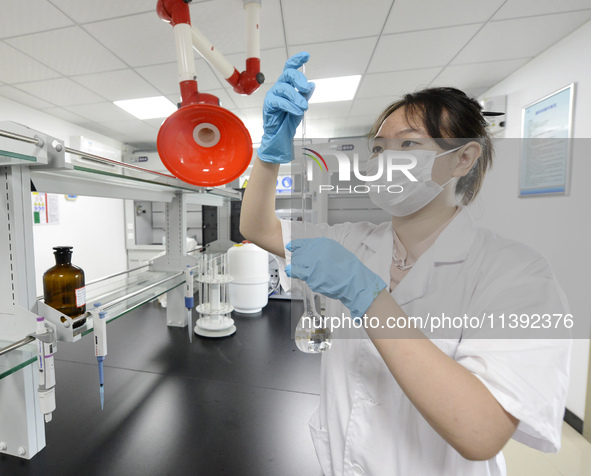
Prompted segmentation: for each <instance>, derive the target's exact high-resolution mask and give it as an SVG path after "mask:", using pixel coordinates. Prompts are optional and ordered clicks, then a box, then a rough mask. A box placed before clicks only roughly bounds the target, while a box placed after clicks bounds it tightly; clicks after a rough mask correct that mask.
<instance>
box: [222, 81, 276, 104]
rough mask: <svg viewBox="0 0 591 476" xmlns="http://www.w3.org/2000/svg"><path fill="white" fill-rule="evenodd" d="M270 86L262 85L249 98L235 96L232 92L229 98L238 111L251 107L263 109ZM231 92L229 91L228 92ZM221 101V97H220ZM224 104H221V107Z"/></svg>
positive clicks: (268, 84) (240, 95)
mask: <svg viewBox="0 0 591 476" xmlns="http://www.w3.org/2000/svg"><path fill="white" fill-rule="evenodd" d="M271 86H272V84H270V83H263V84H261V87H260V88H259V89H257V90H256V91H255V92H254V93H252V94H251V95H250V96H247V95H243V94H237V93H235V92H234V91H232V94H231V96H230V98H231V99H232V102H233V103H234V105H235V106H236V107H237V108H238V109H249V108H253V107H263V102H264V100H265V94H267V91H268V90H269V89H271ZM230 91H231V90H230ZM220 99H221V97H220ZM223 104H224V103H223V102H222V105H223Z"/></svg>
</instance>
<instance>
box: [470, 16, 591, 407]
mask: <svg viewBox="0 0 591 476" xmlns="http://www.w3.org/2000/svg"><path fill="white" fill-rule="evenodd" d="M590 50H591V22H589V23H586V24H585V25H583V26H582V27H580V28H579V29H578V30H576V31H574V32H573V33H572V34H570V35H569V36H568V37H566V38H564V39H563V40H562V41H560V42H559V43H557V44H556V45H554V46H552V47H551V48H549V49H548V50H546V51H545V52H543V53H542V54H541V55H539V56H538V57H536V58H535V59H534V60H532V61H530V62H529V63H528V64H526V65H525V66H523V67H522V68H521V69H519V70H518V71H516V72H515V73H514V74H512V75H511V76H509V77H508V78H506V79H505V80H503V81H502V82H500V83H499V84H497V85H495V86H494V87H493V88H491V89H490V90H489V91H487V92H486V94H485V95H484V96H483V98H484V97H492V96H498V95H507V121H506V131H505V137H506V138H519V137H520V134H521V113H522V108H523V107H524V106H525V105H527V104H530V103H532V102H534V101H536V100H538V99H541V98H542V97H544V96H546V95H548V94H550V93H552V92H554V91H556V90H557V89H560V88H562V87H564V86H566V85H568V84H570V83H572V82H576V95H575V99H576V104H575V119H574V137H575V138H577V139H578V140H577V141H575V149H574V151H573V163H572V182H571V193H570V195H569V196H558V197H530V198H518V197H517V191H518V176H519V169H518V167H519V163H518V162H519V161H518V160H517V159H518V157H519V155H518V154H510V155H509V154H505V155H504V154H502V153H501V154H499V153H497V156H496V163H495V164H494V167H493V169H492V171H491V172H490V175H489V176H488V177H487V181H486V185H485V188H484V190H483V192H482V195H481V198H480V199H479V201H478V203H477V204H476V207H475V208H476V210H477V211H478V212H480V213H482V217H481V223H482V224H483V225H484V226H487V227H490V228H492V229H494V230H499V231H501V230H502V231H503V234H505V235H506V236H510V237H513V238H516V239H518V240H520V241H522V242H525V243H528V244H529V245H531V246H532V247H534V248H535V249H537V250H538V251H540V252H541V253H542V254H544V255H545V256H546V258H547V259H548V260H549V261H550V263H551V265H552V268H553V270H554V272H555V274H556V276H557V278H558V280H559V282H560V284H561V285H562V287H563V288H564V290H565V292H566V295H567V297H568V300H569V303H570V306H571V310H572V313H573V315H574V317H575V318H576V317H577V316H580V317H581V318H584V319H586V320H588V319H589V318H590V315H591V300H589V295H590V294H591V273H589V268H590V266H591V247H590V246H589V243H591V240H590V239H591V220H590V219H589V218H590V216H591V215H590V213H589V206H590V205H591V186H590V180H591V160H589V150H591V149H590V147H591V113H590V111H591V61H589V58H590V57H589V51H590ZM504 140H506V139H504ZM509 142H511V141H509ZM512 142H513V144H504V145H505V146H508V147H513V146H514V145H515V143H516V142H517V141H512ZM504 148H505V147H504V146H503V147H501V149H504ZM499 152H502V150H500V151H499ZM587 337H589V336H587ZM588 362H589V340H581V339H576V340H575V341H574V345H573V354H572V363H571V383H570V388H569V394H568V400H567V407H568V409H569V410H571V411H572V412H574V413H575V414H576V415H577V416H579V417H580V418H584V416H585V415H584V412H585V393H586V386H587V370H588ZM587 398H591V395H589V396H587ZM587 417H588V418H591V415H587Z"/></svg>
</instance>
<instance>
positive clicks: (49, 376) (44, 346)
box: [34, 317, 57, 422]
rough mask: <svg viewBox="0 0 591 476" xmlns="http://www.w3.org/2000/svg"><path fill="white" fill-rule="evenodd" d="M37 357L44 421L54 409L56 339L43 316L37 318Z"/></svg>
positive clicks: (48, 418) (40, 401)
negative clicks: (54, 354)
mask: <svg viewBox="0 0 591 476" xmlns="http://www.w3.org/2000/svg"><path fill="white" fill-rule="evenodd" d="M34 335H35V337H36V338H37V350H38V352H37V358H38V363H39V389H38V390H37V392H38V394H39V406H40V408H41V413H43V415H45V421H46V422H50V421H51V414H52V413H53V412H54V411H55V365H54V359H53V353H54V351H55V346H56V343H57V339H56V336H55V332H54V330H53V328H52V327H50V326H46V325H45V318H44V317H38V318H37V330H36V332H35V334H34Z"/></svg>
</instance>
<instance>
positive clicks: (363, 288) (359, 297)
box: [285, 238, 386, 317]
mask: <svg viewBox="0 0 591 476" xmlns="http://www.w3.org/2000/svg"><path fill="white" fill-rule="evenodd" d="M285 247H286V248H287V249H288V250H289V251H291V252H292V255H291V265H287V266H286V267H285V272H286V273H287V275H288V276H289V277H290V278H297V279H301V280H303V281H305V282H306V283H307V284H308V286H309V287H310V289H311V290H312V291H314V292H316V293H320V294H324V295H325V296H327V297H329V298H332V299H338V300H339V301H341V302H342V303H343V304H344V305H345V306H347V307H348V308H349V310H350V311H351V317H363V315H364V314H365V312H366V311H367V310H368V309H369V306H371V304H372V303H373V302H374V300H375V298H376V297H378V294H380V292H381V291H382V290H383V289H384V288H385V287H386V283H384V281H383V280H382V279H381V278H380V277H379V276H378V275H377V274H375V273H374V272H373V271H371V270H370V269H369V268H368V267H367V266H365V265H364V264H363V263H362V262H361V261H359V258H357V256H355V255H354V254H353V253H351V252H350V251H349V250H347V249H346V248H345V247H344V246H342V245H340V244H339V243H337V242H336V241H334V240H331V239H329V238H304V239H297V240H292V241H290V242H289V243H288V244H287V245H286V246H285Z"/></svg>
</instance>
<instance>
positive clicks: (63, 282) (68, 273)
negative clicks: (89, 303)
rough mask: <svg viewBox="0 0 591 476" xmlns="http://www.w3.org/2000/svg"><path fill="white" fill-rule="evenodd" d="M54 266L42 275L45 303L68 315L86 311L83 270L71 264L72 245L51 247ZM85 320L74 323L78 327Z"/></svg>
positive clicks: (75, 315)
mask: <svg viewBox="0 0 591 476" xmlns="http://www.w3.org/2000/svg"><path fill="white" fill-rule="evenodd" d="M53 254H54V255H55V266H54V267H53V268H49V269H48V270H47V271H45V274H44V275H43V296H44V299H45V304H47V305H48V306H51V307H53V308H54V309H56V310H58V311H59V312H61V313H62V314H65V315H66V316H69V317H77V316H79V315H81V314H84V313H85V312H86V288H85V287H84V271H82V269H80V268H79V267H78V266H74V265H73V264H72V247H71V246H56V247H55V248H53ZM85 322H86V319H82V320H80V321H78V322H76V323H75V324H74V327H80V326H81V325H82V324H84V323H85Z"/></svg>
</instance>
